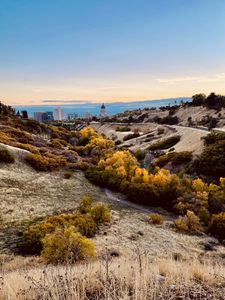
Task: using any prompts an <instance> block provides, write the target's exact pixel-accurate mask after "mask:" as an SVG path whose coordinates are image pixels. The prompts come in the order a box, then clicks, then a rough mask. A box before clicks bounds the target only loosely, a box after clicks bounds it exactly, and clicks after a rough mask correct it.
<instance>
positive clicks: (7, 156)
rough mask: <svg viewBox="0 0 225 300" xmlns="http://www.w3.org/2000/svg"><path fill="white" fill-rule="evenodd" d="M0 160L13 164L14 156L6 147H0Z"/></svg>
mask: <svg viewBox="0 0 225 300" xmlns="http://www.w3.org/2000/svg"><path fill="white" fill-rule="evenodd" d="M0 162H4V163H8V164H13V163H14V162H15V158H14V156H13V155H12V154H11V153H10V152H9V150H7V149H0Z"/></svg>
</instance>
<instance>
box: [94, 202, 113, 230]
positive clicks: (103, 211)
mask: <svg viewBox="0 0 225 300" xmlns="http://www.w3.org/2000/svg"><path fill="white" fill-rule="evenodd" d="M90 213H91V216H92V218H93V220H94V221H95V223H96V224H97V225H100V224H107V223H109V222H110V220H111V214H110V210H109V207H108V206H107V205H106V204H103V203H97V204H95V205H94V206H93V207H92V208H91V211H90Z"/></svg>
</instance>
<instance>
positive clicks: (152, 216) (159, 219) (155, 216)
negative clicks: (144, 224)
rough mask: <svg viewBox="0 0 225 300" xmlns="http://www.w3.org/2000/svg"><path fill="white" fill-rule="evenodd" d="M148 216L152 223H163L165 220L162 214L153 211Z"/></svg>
mask: <svg viewBox="0 0 225 300" xmlns="http://www.w3.org/2000/svg"><path fill="white" fill-rule="evenodd" d="M148 217H149V222H150V223H151V224H157V225H161V224H163V222H164V217H163V216H162V215H160V214H156V213H151V214H149V216H148Z"/></svg>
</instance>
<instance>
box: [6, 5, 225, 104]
mask: <svg viewBox="0 0 225 300" xmlns="http://www.w3.org/2000/svg"><path fill="white" fill-rule="evenodd" d="M211 91H214V92H216V93H221V94H225V1H224V0H0V100H1V101H3V102H4V103H8V104H13V105H15V104H16V105H18V104H24V105H32V104H42V103H46V100H51V103H52V100H58V99H62V100H77V101H79V100H82V101H83V100H87V101H93V102H102V101H104V102H107V101H108V102H114V101H130V100H145V99H148V100H151V99H160V98H170V97H182V96H191V95H193V94H195V93H198V92H204V93H206V94H207V93H209V92H211ZM43 101H45V102H43ZM53 103H54V102H53Z"/></svg>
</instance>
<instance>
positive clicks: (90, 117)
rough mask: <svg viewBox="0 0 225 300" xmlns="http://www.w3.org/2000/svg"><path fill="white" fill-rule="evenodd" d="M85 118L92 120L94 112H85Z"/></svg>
mask: <svg viewBox="0 0 225 300" xmlns="http://www.w3.org/2000/svg"><path fill="white" fill-rule="evenodd" d="M84 119H86V120H91V119H92V114H91V113H89V112H86V113H85V114H84Z"/></svg>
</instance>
